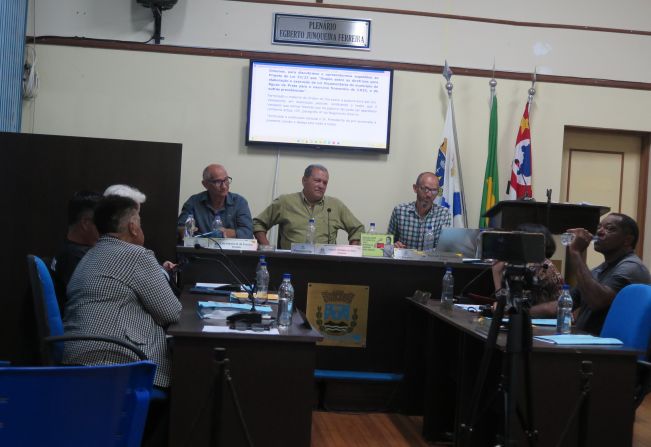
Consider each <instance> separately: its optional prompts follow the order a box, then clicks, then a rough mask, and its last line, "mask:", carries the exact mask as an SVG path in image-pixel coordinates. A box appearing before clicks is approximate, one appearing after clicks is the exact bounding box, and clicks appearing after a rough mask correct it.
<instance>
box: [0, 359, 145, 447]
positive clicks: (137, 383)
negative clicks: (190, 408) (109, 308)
mask: <svg viewBox="0 0 651 447" xmlns="http://www.w3.org/2000/svg"><path fill="white" fill-rule="evenodd" d="M155 370H156V365H155V364H154V363H152V362H149V361H141V362H136V363H123V364H119V365H102V366H45V367H0V445H3V446H4V445H6V446H48V447H58V446H62V447H63V446H66V447H68V446H71V447H73V446H91V445H92V446H98V447H103V446H106V447H108V446H111V447H116V446H129V447H131V446H133V447H137V446H140V444H141V441H142V435H143V429H144V426H145V421H146V419H147V411H148V408H149V402H150V396H151V392H152V387H153V383H154V373H155Z"/></svg>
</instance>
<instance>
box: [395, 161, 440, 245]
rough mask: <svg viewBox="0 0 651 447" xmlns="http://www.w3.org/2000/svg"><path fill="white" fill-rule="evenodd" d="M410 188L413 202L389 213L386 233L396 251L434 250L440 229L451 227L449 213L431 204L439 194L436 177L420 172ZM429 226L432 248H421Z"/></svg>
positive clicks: (399, 206)
mask: <svg viewBox="0 0 651 447" xmlns="http://www.w3.org/2000/svg"><path fill="white" fill-rule="evenodd" d="M413 188H414V192H415V193H416V201H415V202H410V203H401V204H400V205H398V206H396V207H395V208H394V209H393V213H392V214H391V219H390V220H389V228H388V230H387V233H390V234H393V240H394V246H395V247H396V248H412V249H416V250H425V249H429V248H435V247H436V244H437V243H438V240H439V236H440V234H441V229H442V228H444V227H449V226H451V225H452V218H451V216H450V211H449V210H448V209H447V208H444V207H442V206H438V205H436V204H435V203H434V199H435V198H436V195H437V194H438V192H439V179H438V177H437V176H436V174H433V173H431V172H423V173H421V174H420V175H419V176H418V178H417V179H416V183H415V184H414V185H413ZM429 226H431V227H432V230H433V231H434V247H424V246H423V241H424V239H425V233H426V232H427V228H428V227H429Z"/></svg>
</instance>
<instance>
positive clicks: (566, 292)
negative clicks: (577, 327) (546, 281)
mask: <svg viewBox="0 0 651 447" xmlns="http://www.w3.org/2000/svg"><path fill="white" fill-rule="evenodd" d="M573 304H574V303H573V302H572V295H570V286H568V285H567V284H565V285H563V292H561V296H559V297H558V311H557V314H556V315H557V317H556V332H558V333H559V334H569V333H570V328H571V327H572V305H573Z"/></svg>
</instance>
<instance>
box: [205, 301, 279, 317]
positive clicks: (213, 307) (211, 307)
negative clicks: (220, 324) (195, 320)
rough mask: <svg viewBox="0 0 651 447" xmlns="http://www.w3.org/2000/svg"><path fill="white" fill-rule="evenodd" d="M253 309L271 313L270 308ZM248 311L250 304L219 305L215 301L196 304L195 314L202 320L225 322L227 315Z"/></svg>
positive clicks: (259, 307)
mask: <svg viewBox="0 0 651 447" xmlns="http://www.w3.org/2000/svg"><path fill="white" fill-rule="evenodd" d="M255 309H256V310H257V311H258V312H261V313H271V307H270V306H255ZM248 310H251V305H250V304H239V303H219V302H217V301H198V302H197V313H198V314H199V317H200V318H202V319H204V318H210V319H213V320H225V319H226V317H228V316H229V315H232V314H234V313H236V312H241V311H248Z"/></svg>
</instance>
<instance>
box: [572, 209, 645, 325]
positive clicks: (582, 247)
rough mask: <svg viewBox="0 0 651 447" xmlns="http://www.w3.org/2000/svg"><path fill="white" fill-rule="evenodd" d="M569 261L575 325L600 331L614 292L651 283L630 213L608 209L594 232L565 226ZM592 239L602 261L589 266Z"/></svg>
mask: <svg viewBox="0 0 651 447" xmlns="http://www.w3.org/2000/svg"><path fill="white" fill-rule="evenodd" d="M567 233H569V234H572V235H573V236H569V237H568V236H564V238H566V239H567V240H569V245H568V246H567V248H568V261H569V263H570V268H571V269H572V271H573V273H574V276H575V277H576V287H575V288H574V289H572V291H571V294H572V300H573V301H574V306H575V321H576V327H577V328H578V329H580V330H583V331H586V332H589V333H591V334H594V335H599V333H600V332H601V327H602V326H603V323H604V320H605V319H606V315H607V314H608V310H609V309H610V305H611V304H612V302H613V300H614V299H615V296H616V295H617V292H619V291H620V290H621V289H623V288H624V287H626V286H627V285H629V284H639V283H641V284H651V275H650V274H649V270H648V269H647V268H646V267H645V266H644V264H642V260H641V259H640V258H639V257H638V256H637V255H636V254H635V246H636V244H637V241H638V238H639V234H640V231H639V229H638V226H637V223H636V222H635V220H633V219H632V218H631V217H629V216H627V215H625V214H621V213H610V214H608V215H607V216H606V217H604V218H603V220H602V221H601V222H600V223H599V225H597V232H596V234H595V235H593V234H592V233H590V232H589V231H588V230H586V229H585V228H573V229H569V230H567ZM593 240H594V249H595V251H596V252H598V253H601V254H602V255H603V256H604V262H603V263H602V264H600V265H598V266H597V267H595V268H594V269H592V270H590V269H589V268H588V266H587V264H586V250H587V248H588V246H589V245H590V243H591V242H592V241H593Z"/></svg>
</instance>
